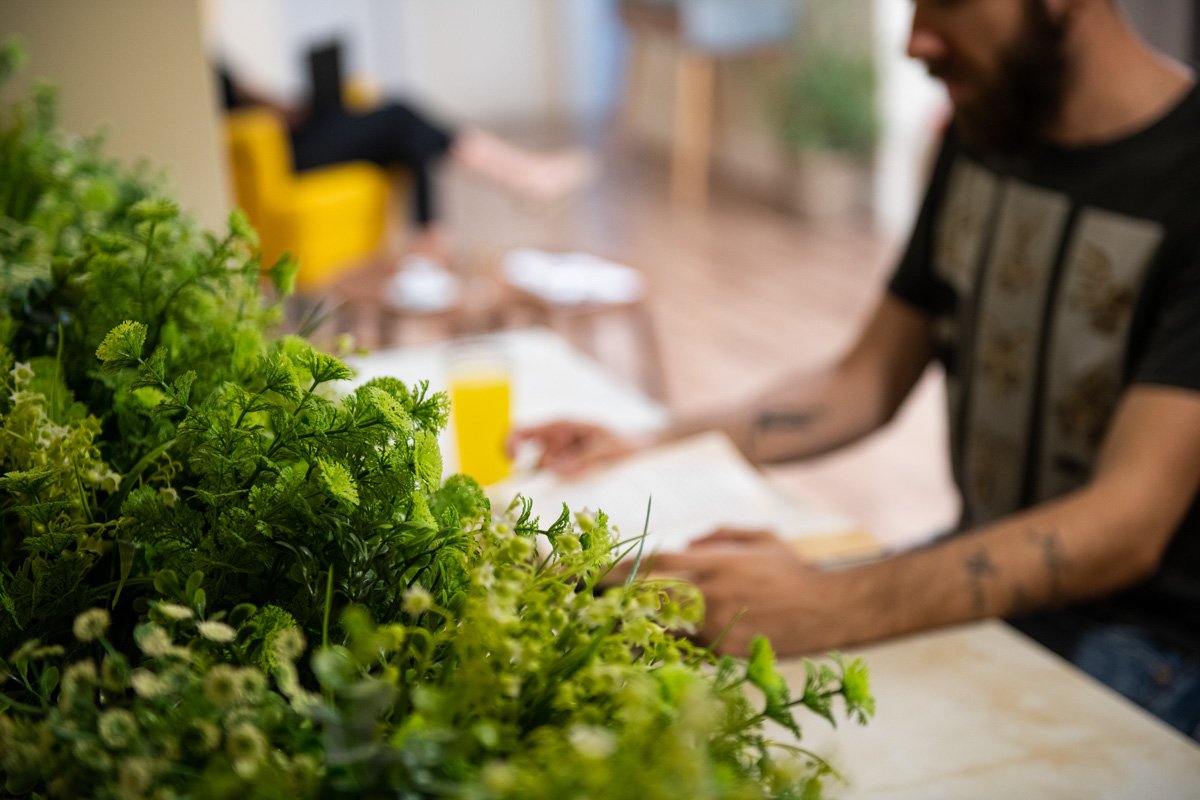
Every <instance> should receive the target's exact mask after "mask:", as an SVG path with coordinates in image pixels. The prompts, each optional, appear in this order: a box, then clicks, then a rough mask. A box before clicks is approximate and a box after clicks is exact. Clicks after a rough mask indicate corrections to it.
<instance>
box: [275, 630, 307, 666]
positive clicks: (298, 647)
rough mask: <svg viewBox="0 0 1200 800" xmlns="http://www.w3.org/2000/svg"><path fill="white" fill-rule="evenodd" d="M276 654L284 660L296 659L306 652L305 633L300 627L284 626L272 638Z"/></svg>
mask: <svg viewBox="0 0 1200 800" xmlns="http://www.w3.org/2000/svg"><path fill="white" fill-rule="evenodd" d="M271 646H272V647H273V648H274V649H275V655H277V656H278V657H279V658H281V659H282V660H284V661H295V660H296V659H297V658H299V657H300V656H301V655H302V654H303V653H304V647H305V641H304V634H303V633H301V632H300V629H299V628H284V629H283V630H281V631H279V632H278V633H276V634H275V636H274V637H272V639H271Z"/></svg>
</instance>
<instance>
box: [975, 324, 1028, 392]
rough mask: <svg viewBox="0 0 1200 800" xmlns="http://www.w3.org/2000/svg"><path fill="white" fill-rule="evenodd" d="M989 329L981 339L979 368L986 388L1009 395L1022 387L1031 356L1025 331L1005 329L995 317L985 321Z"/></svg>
mask: <svg viewBox="0 0 1200 800" xmlns="http://www.w3.org/2000/svg"><path fill="white" fill-rule="evenodd" d="M988 330H989V332H990V335H989V337H988V338H987V339H986V340H985V341H981V342H980V354H979V368H980V370H981V371H982V373H983V376H984V378H985V379H986V381H987V385H988V388H989V389H990V390H991V391H993V392H995V393H996V394H999V395H1009V394H1012V393H1013V392H1015V391H1017V390H1018V389H1020V388H1021V383H1022V381H1023V380H1024V379H1025V377H1026V370H1027V365H1028V363H1029V358H1030V346H1031V342H1030V340H1029V332H1028V331H1019V330H1010V329H1006V328H1005V327H1004V326H1003V325H1002V324H1001V323H998V322H996V321H995V320H993V321H991V322H990V323H989V324H988Z"/></svg>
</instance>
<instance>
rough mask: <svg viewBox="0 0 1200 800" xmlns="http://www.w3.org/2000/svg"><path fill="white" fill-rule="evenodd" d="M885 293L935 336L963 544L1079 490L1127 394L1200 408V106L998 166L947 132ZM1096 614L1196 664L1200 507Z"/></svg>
mask: <svg viewBox="0 0 1200 800" xmlns="http://www.w3.org/2000/svg"><path fill="white" fill-rule="evenodd" d="M889 290H890V292H891V293H892V294H893V295H894V296H896V297H898V298H899V299H901V300H903V301H905V302H906V303H909V304H911V305H913V306H915V307H916V308H918V309H920V310H921V311H923V312H924V313H926V314H928V315H929V316H930V317H931V318H932V319H933V320H934V325H935V331H936V336H937V342H938V356H939V359H940V360H941V362H942V363H943V365H944V366H945V368H946V374H947V394H948V410H949V421H950V443H951V462H952V465H953V472H954V478H955V481H956V483H957V486H958V490H959V493H960V495H961V499H962V507H963V515H962V520H961V527H962V528H964V529H965V528H967V527H971V526H975V525H979V524H983V523H986V522H989V521H991V520H995V519H997V518H999V517H1001V516H1004V515H1006V514H1009V513H1012V512H1014V511H1017V510H1020V509H1023V508H1027V507H1029V506H1032V505H1034V504H1036V503H1039V502H1043V501H1046V500H1049V499H1052V498H1055V497H1059V496H1061V495H1063V494H1065V493H1067V492H1070V491H1071V490H1073V489H1076V488H1078V487H1080V486H1082V485H1083V484H1084V483H1086V482H1087V480H1088V479H1089V477H1090V476H1091V473H1092V469H1093V467H1094V465H1095V462H1096V458H1097V455H1098V451H1099V447H1100V444H1101V442H1102V440H1103V437H1104V434H1105V432H1106V430H1107V428H1108V423H1109V421H1110V418H1111V416H1112V414H1113V411H1114V409H1115V406H1116V403H1117V401H1118V400H1119V399H1120V397H1121V394H1122V392H1123V391H1124V390H1125V389H1126V388H1127V387H1129V386H1130V385H1132V384H1157V385H1166V386H1172V387H1178V388H1181V389H1185V390H1190V391H1198V392H1200V88H1196V87H1193V89H1192V91H1191V92H1190V93H1189V94H1188V95H1187V96H1186V97H1185V98H1184V99H1183V100H1182V101H1181V102H1180V103H1179V104H1178V105H1177V106H1176V107H1175V108H1174V109H1173V110H1171V111H1170V112H1169V113H1168V114H1166V115H1165V116H1164V117H1163V118H1161V119H1160V120H1159V121H1157V122H1156V123H1154V124H1153V125H1151V126H1150V127H1148V128H1146V129H1144V130H1142V131H1140V132H1137V133H1135V134H1133V135H1131V136H1128V137H1125V138H1122V139H1120V140H1118V141H1114V142H1109V143H1106V144H1102V145H1097V146H1088V147H1079V148H1070V149H1065V148H1044V149H1042V150H1040V151H1038V152H1036V153H1033V154H1031V155H1026V156H1023V157H1021V158H995V157H987V156H981V155H979V154H975V153H971V152H969V151H968V150H967V149H965V148H964V147H963V146H962V145H961V144H960V143H959V142H957V140H956V137H955V135H954V133H953V131H952V132H951V133H950V134H949V135H948V136H947V139H946V141H945V142H944V143H943V147H942V150H941V153H940V155H939V158H938V162H937V165H936V167H935V170H934V175H933V180H932V183H931V185H930V189H929V191H928V194H927V195H926V198H925V202H924V204H923V206H922V209H921V214H920V217H919V218H918V221H917V224H916V227H915V229H914V232H913V237H912V240H911V242H910V243H909V247H908V250H907V251H906V253H905V255H904V257H903V259H902V260H901V263H900V265H899V267H898V268H897V270H896V272H895V273H894V275H893V276H892V279H891V282H890V284H889ZM1095 608H1096V609H1100V608H1103V609H1104V613H1105V614H1106V615H1108V616H1115V617H1120V618H1128V619H1130V620H1131V621H1135V622H1138V623H1140V624H1144V625H1147V626H1149V627H1151V628H1153V629H1155V630H1159V631H1160V632H1161V633H1162V634H1163V635H1165V636H1168V637H1170V638H1171V639H1174V640H1176V641H1183V642H1184V643H1185V644H1186V645H1187V646H1189V647H1194V648H1195V649H1196V650H1197V651H1198V652H1200V503H1198V502H1196V501H1193V504H1192V508H1191V510H1190V511H1189V513H1188V515H1187V517H1186V519H1185V520H1184V523H1183V524H1182V525H1181V527H1180V529H1179V530H1178V531H1177V532H1176V534H1175V536H1174V538H1173V539H1172V542H1171V545H1170V548H1169V550H1168V552H1167V554H1166V556H1165V558H1164V560H1163V563H1162V566H1161V568H1160V569H1159V571H1158V573H1157V574H1156V575H1155V576H1154V577H1153V578H1152V579H1151V580H1150V581H1148V582H1147V583H1146V584H1144V585H1142V586H1140V587H1137V588H1136V589H1134V590H1131V591H1129V592H1126V593H1124V594H1122V595H1120V596H1117V597H1113V598H1108V599H1106V600H1105V601H1103V602H1101V603H1098V604H1096V605H1095Z"/></svg>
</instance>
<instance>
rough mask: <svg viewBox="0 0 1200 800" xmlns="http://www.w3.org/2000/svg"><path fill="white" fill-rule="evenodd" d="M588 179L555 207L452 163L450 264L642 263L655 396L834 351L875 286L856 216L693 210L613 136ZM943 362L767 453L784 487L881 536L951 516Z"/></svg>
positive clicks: (741, 202) (872, 253) (627, 354)
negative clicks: (899, 395)
mask: <svg viewBox="0 0 1200 800" xmlns="http://www.w3.org/2000/svg"><path fill="white" fill-rule="evenodd" d="M603 155H604V171H603V173H602V176H601V178H600V180H599V181H598V182H597V183H596V184H595V185H594V186H593V187H592V188H591V189H589V190H588V191H586V192H585V193H583V194H582V195H580V196H579V197H577V198H574V199H572V200H571V201H570V202H567V203H564V204H562V205H561V206H559V207H555V208H540V207H532V206H529V205H522V204H520V203H516V202H514V201H513V200H512V198H510V197H508V196H506V195H504V194H503V193H501V192H499V191H498V190H495V189H493V188H491V187H488V186H485V185H482V184H480V183H478V182H475V181H473V180H471V179H470V178H468V177H466V176H463V175H460V174H456V173H455V172H454V170H453V169H449V170H447V171H446V174H444V175H443V176H442V178H441V181H442V184H444V186H443V195H444V198H443V210H444V214H445V217H446V220H447V229H448V231H449V232H450V234H451V236H452V240H453V242H454V245H455V251H456V259H455V260H456V265H457V268H458V269H459V270H460V271H463V272H465V273H468V274H469V273H471V272H473V271H478V270H481V269H484V268H485V265H489V264H494V263H495V261H496V259H497V258H498V257H499V255H500V254H502V253H503V252H505V251H506V250H507V249H509V248H512V247H521V246H524V247H536V248H544V249H550V250H574V249H578V250H585V251H589V252H592V253H595V254H597V255H600V256H603V257H606V258H610V259H613V260H615V261H618V262H621V263H625V264H629V265H632V266H635V267H637V268H639V269H640V270H642V271H643V273H644V274H645V276H646V277H647V279H648V281H649V284H650V287H651V289H650V297H649V299H650V308H651V312H652V318H653V321H654V325H655V328H656V331H657V334H658V339H659V343H660V347H661V351H662V355H663V359H664V363H665V373H666V374H665V387H666V391H667V397H666V400H667V404H668V406H669V407H670V408H671V409H672V410H673V411H678V412H688V411H693V410H696V409H700V408H707V407H712V406H714V405H720V404H726V403H735V402H739V401H744V400H745V399H746V398H748V397H749V396H750V395H752V394H753V392H754V390H755V389H756V387H761V386H763V385H765V384H767V383H770V382H771V381H772V380H774V379H776V378H778V377H779V376H780V375H781V374H783V373H785V372H787V371H788V370H791V369H796V368H804V367H806V366H811V365H814V364H818V363H820V362H821V361H822V360H825V359H829V358H831V357H833V356H834V355H835V354H836V353H837V352H838V351H839V350H840V349H841V348H842V347H843V346H844V345H846V343H847V342H848V341H849V339H850V337H851V336H852V335H853V334H854V332H855V330H856V328H857V326H858V324H859V323H860V321H861V320H862V318H863V315H864V314H865V313H866V312H867V311H868V310H869V308H870V307H871V306H872V304H873V303H874V302H875V300H876V299H877V297H878V295H879V292H880V291H881V287H882V285H883V282H884V281H885V279H886V276H887V273H888V272H889V270H890V266H891V262H892V260H893V259H894V258H895V256H896V252H897V248H898V244H897V243H892V242H886V241H882V240H881V239H880V238H879V237H878V236H876V235H874V234H872V233H871V232H870V230H869V229H868V228H867V226H866V225H865V224H863V223H857V224H855V223H843V224H841V225H836V226H830V225H826V226H816V225H813V224H810V223H805V222H804V221H802V220H800V219H798V218H797V217H795V216H794V215H792V214H790V213H787V212H784V211H781V210H776V209H773V208H771V207H770V205H769V204H768V203H767V202H765V201H763V200H762V199H759V198H747V197H739V196H738V195H737V194H736V193H733V192H730V191H728V190H723V189H722V187H721V186H719V185H718V186H716V187H714V191H713V196H712V199H711V202H710V205H709V208H708V209H707V210H706V211H705V212H703V213H678V212H676V211H673V210H672V209H671V208H670V207H669V205H668V203H667V181H666V174H665V167H664V161H665V160H664V159H662V158H655V157H652V156H649V155H646V154H637V153H632V152H630V151H628V150H627V149H622V148H620V147H617V146H615V145H613V146H608V147H607V148H606V149H605V150H604V151H603ZM619 333H620V332H619V331H616V330H614V331H612V332H611V333H610V335H609V336H607V337H606V338H604V339H602V341H601V345H602V346H603V347H602V352H601V353H600V355H601V358H602V360H604V361H605V362H606V363H608V364H609V365H610V366H612V367H613V368H614V369H615V370H616V371H618V372H621V373H623V374H625V375H626V376H630V377H631V376H632V375H633V374H634V373H633V371H632V368H633V366H634V364H633V356H634V355H635V354H636V352H637V350H636V348H637V343H635V342H630V341H628V340H624V341H622V340H621V337H620V335H619ZM942 402H943V399H942V394H941V387H940V382H939V376H937V375H933V374H931V375H929V376H927V377H926V380H925V381H924V382H923V383H922V384H921V386H920V388H919V390H918V392H917V393H916V395H915V396H914V397H913V399H912V400H911V401H910V402H909V404H908V405H907V406H906V408H905V410H904V411H903V413H902V414H901V416H900V418H899V419H898V420H897V421H896V422H895V423H894V424H893V425H892V426H891V427H890V428H889V429H888V430H887V431H885V432H883V433H881V434H878V435H876V436H874V437H872V438H871V439H869V440H867V441H865V442H863V443H860V444H858V445H856V446H853V447H851V448H849V449H848V450H845V451H843V452H840V453H838V454H836V455H832V456H827V457H824V458H821V459H817V460H815V461H812V462H807V463H803V464H797V465H794V466H787V467H781V468H773V469H772V470H771V471H770V474H771V477H772V478H773V479H775V480H777V481H778V482H779V483H780V484H781V485H782V486H783V487H784V488H785V489H786V490H787V491H789V492H793V493H796V494H798V495H800V496H802V497H806V498H809V499H810V500H811V501H812V502H815V503H818V504H821V505H824V506H827V507H830V508H832V509H835V510H839V511H841V512H843V513H846V514H848V515H850V516H852V517H854V518H855V519H858V520H860V521H861V522H862V524H863V526H864V527H866V528H867V529H868V530H870V531H871V532H873V533H874V534H876V535H877V536H878V537H879V538H880V539H882V540H883V541H884V542H885V544H887V545H889V546H895V547H902V546H906V545H909V544H912V543H914V542H917V541H920V540H922V539H923V538H925V537H927V536H928V535H929V534H931V533H933V532H935V531H938V530H942V529H945V528H946V526H948V525H949V524H950V522H951V520H952V519H953V517H954V504H953V501H952V499H951V492H950V490H949V488H948V487H949V482H948V478H947V470H946V466H945V459H944V456H943V453H944V436H945V431H944V425H943V423H942V415H941V404H942Z"/></svg>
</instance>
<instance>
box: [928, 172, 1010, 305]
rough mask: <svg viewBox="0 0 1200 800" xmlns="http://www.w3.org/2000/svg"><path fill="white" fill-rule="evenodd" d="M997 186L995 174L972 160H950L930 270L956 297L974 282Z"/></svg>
mask: <svg viewBox="0 0 1200 800" xmlns="http://www.w3.org/2000/svg"><path fill="white" fill-rule="evenodd" d="M999 188H1000V183H999V181H998V180H997V178H996V176H995V174H994V173H992V172H991V171H990V170H988V169H986V168H984V167H982V166H980V165H979V164H976V163H975V162H974V161H971V160H969V159H966V158H959V159H958V160H957V161H956V162H955V163H954V166H953V167H952V171H951V173H950V178H949V181H948V183H947V186H946V199H945V202H944V203H943V204H942V209H943V210H942V215H941V217H940V218H939V219H938V228H937V239H936V252H935V257H934V270H935V271H936V272H937V273H938V275H940V276H941V277H942V279H943V280H945V281H947V282H948V283H949V284H950V285H951V286H953V287H954V288H955V290H956V291H957V292H958V293H959V297H960V299H961V298H963V297H966V296H967V295H969V294H970V291H971V287H972V286H973V285H974V282H975V273H976V272H977V271H978V270H979V264H980V257H981V256H982V254H983V246H984V244H985V242H986V240H987V238H988V234H989V233H990V229H991V224H992V219H991V215H992V209H993V206H994V205H995V201H996V193H997V191H998V190H999Z"/></svg>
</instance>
